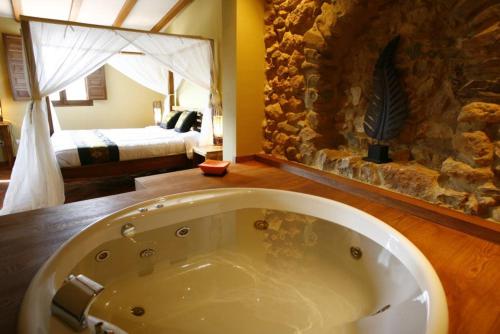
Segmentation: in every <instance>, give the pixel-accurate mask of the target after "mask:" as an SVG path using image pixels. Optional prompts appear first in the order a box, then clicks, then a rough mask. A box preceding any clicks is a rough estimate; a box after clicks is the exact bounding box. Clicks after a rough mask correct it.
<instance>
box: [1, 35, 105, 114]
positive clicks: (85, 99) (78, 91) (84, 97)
mask: <svg viewBox="0 0 500 334" xmlns="http://www.w3.org/2000/svg"><path fill="white" fill-rule="evenodd" d="M2 35H3V42H4V45H5V50H6V56H7V57H6V59H7V66H8V73H9V81H10V85H11V90H12V95H13V98H14V100H15V101H26V100H30V99H31V93H30V91H29V88H28V82H27V81H26V79H25V78H26V77H27V75H26V72H25V69H26V66H25V64H24V57H23V52H22V49H23V46H22V39H21V36H18V35H8V34H2ZM50 99H51V100H52V101H53V103H54V105H55V106H91V105H93V103H94V102H93V101H94V100H106V99H107V93H106V76H105V72H104V66H103V67H101V68H99V69H98V70H96V71H95V72H94V73H91V74H89V75H88V76H87V77H86V78H84V79H82V80H78V81H77V82H75V83H73V84H71V85H70V86H69V87H67V88H66V89H65V90H62V91H60V92H57V93H55V94H51V95H50Z"/></svg>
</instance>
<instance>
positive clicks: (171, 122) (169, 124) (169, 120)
mask: <svg viewBox="0 0 500 334" xmlns="http://www.w3.org/2000/svg"><path fill="white" fill-rule="evenodd" d="M181 114H182V112H180V111H171V112H169V113H168V115H167V116H166V117H165V118H164V119H163V121H162V122H161V123H160V126H161V127H162V128H164V129H173V128H174V127H175V124H176V123H177V120H178V119H179V116H180V115H181Z"/></svg>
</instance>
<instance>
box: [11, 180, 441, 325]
mask: <svg viewBox="0 0 500 334" xmlns="http://www.w3.org/2000/svg"><path fill="white" fill-rule="evenodd" d="M159 204H160V205H159ZM144 208H145V209H147V211H146V210H144ZM140 209H141V210H140ZM388 210H390V209H388ZM256 221H259V222H260V224H259V222H258V223H257V224H256V223H255V222H256ZM263 222H264V223H263ZM126 223H132V224H133V225H134V226H135V229H136V231H135V235H134V236H132V237H130V236H129V237H125V236H122V232H121V230H122V226H123V225H124V224H126ZM256 226H257V227H259V228H256ZM181 227H188V228H190V230H189V234H188V235H187V236H185V237H182V238H181V237H178V236H176V231H177V230H178V229H179V228H181ZM144 250H148V251H149V255H151V254H153V255H152V256H148V257H141V256H140V254H141V252H143V251H144ZM102 251H108V252H109V253H108V254H109V256H108V257H107V258H106V259H105V260H103V261H97V260H96V255H97V254H98V253H99V252H102ZM101 254H102V253H101ZM143 254H144V253H143ZM360 255H361V256H360ZM70 274H75V275H78V274H83V275H85V276H87V277H89V278H91V279H92V280H94V281H96V282H98V283H100V284H101V285H103V286H104V291H103V292H102V293H101V294H100V295H99V296H98V297H97V299H96V300H95V302H94V303H93V304H92V306H91V308H90V312H89V327H88V328H87V329H85V330H84V331H83V332H82V333H94V323H95V322H96V321H98V320H102V321H104V325H105V327H106V326H110V328H111V327H112V328H114V330H115V333H219V334H220V333H238V334H240V333H242V334H244V333H248V334H250V333H259V334H261V333H270V334H280V333H301V334H302V333H304V334H305V333H311V334H312V333H318V334H322V333H384V334H385V333H415V334H416V333H446V332H447V328H448V312H447V304H446V299H445V295H444V291H443V288H442V286H441V283H440V281H439V278H438V276H437V275H436V273H435V271H434V269H433V268H432V266H431V265H430V263H429V262H428V260H427V259H426V258H425V257H424V256H423V255H422V253H421V252H420V251H419V250H418V249H417V248H416V247H415V246H414V245H413V244H411V243H410V242H409V241H408V240H407V239H406V238H405V237H403V236H402V235H401V234H400V233H398V232H397V231H396V230H394V229H393V228H391V227H389V226H388V225H386V224H384V223H383V222H381V221H380V220H378V219H376V218H374V217H372V216H370V215H368V214H366V213H364V212H363V211H360V210H357V209H355V208H352V207H350V206H347V205H345V204H342V203H339V202H335V201H332V200H327V199H324V198H320V197H315V196H310V195H305V194H301V193H295V192H286V191H279V190H269V189H241V188H238V189H235V188H231V189H217V190H206V191H197V192H189V193H184V194H178V195H174V196H167V197H164V198H158V199H154V200H151V201H148V202H144V203H141V204H140V205H136V206H134V207H130V208H127V209H124V210H122V211H119V212H117V213H115V214H113V215H111V216H108V217H106V218H105V219H102V220H100V221H99V222H97V223H95V224H93V225H91V226H89V227H88V228H86V229H85V230H83V231H82V232H80V233H79V234H77V235H76V236H75V237H73V238H72V239H70V240H68V241H67V242H66V243H65V244H64V245H63V246H62V247H61V248H60V249H59V250H58V251H57V252H56V253H55V254H54V255H53V256H52V257H51V258H50V259H49V260H48V261H47V262H46V263H45V265H44V266H43V267H42V268H41V269H40V271H39V272H38V273H37V275H36V276H35V277H34V279H33V281H32V282H31V285H30V287H29V289H28V291H27V293H26V295H25V297H24V300H23V304H22V307H21V312H20V317H19V324H18V326H19V327H18V328H19V331H20V333H37V334H38V333H51V334H59V333H61V334H62V333H74V331H73V330H72V329H71V328H69V327H68V326H66V325H65V324H64V323H63V322H62V321H60V320H59V319H58V318H56V317H55V316H52V315H51V310H50V306H51V300H52V298H53V296H54V295H55V293H56V291H57V290H58V289H59V288H60V287H61V286H62V284H63V282H64V280H65V278H66V277H68V275H70ZM134 307H136V310H137V308H141V309H142V310H144V314H143V315H140V316H139V315H138V314H137V313H136V314H132V312H131V309H132V308H134Z"/></svg>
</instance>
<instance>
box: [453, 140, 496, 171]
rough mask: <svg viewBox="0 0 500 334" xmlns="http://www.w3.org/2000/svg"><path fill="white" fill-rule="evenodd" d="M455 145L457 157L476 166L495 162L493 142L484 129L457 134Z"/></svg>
mask: <svg viewBox="0 0 500 334" xmlns="http://www.w3.org/2000/svg"><path fill="white" fill-rule="evenodd" d="M453 146H454V148H455V150H456V151H457V159H458V160H461V161H463V162H465V163H467V164H469V165H471V166H474V167H482V166H489V165H491V163H492V162H493V143H492V142H491V141H490V139H489V138H488V136H487V135H486V133H484V132H483V131H473V132H462V133H459V134H457V135H456V136H455V139H454V140H453Z"/></svg>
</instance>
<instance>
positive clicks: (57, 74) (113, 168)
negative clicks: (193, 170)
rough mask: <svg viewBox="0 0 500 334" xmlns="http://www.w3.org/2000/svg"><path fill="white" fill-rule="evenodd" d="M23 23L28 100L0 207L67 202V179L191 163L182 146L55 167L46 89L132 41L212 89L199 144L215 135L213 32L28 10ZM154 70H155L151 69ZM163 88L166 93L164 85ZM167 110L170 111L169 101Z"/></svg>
mask: <svg viewBox="0 0 500 334" xmlns="http://www.w3.org/2000/svg"><path fill="white" fill-rule="evenodd" d="M21 31H22V38H23V45H24V49H25V52H24V55H25V59H26V68H27V76H28V82H29V86H30V90H31V95H32V101H31V103H30V104H29V106H28V108H27V111H26V114H25V117H24V120H23V125H22V128H21V140H20V144H19V150H18V155H17V159H16V163H15V165H14V168H13V170H12V176H11V181H10V184H9V187H8V189H7V193H6V195H5V200H4V205H3V209H2V211H1V214H7V213H13V212H19V211H25V210H31V209H37V208H43V207H49V206H54V205H59V204H62V203H64V179H66V180H70V179H76V178H88V177H103V176H116V175H125V174H135V173H139V172H144V171H151V170H156V169H180V168H187V167H190V160H189V159H188V157H187V155H186V154H173V155H169V156H161V157H153V158H151V157H148V158H145V159H137V160H126V161H114V162H106V163H103V164H98V165H85V166H79V167H63V168H59V164H58V162H57V158H56V155H55V152H54V148H53V146H52V143H51V139H50V135H51V133H52V132H53V131H58V130H60V126H59V122H58V120H57V117H56V115H55V114H56V113H55V110H54V109H53V107H52V105H51V103H50V100H49V98H48V96H49V95H50V94H52V93H54V92H57V91H59V90H61V89H63V88H64V87H66V86H68V85H69V84H71V83H72V82H74V81H75V80H78V79H79V78H81V77H84V76H86V75H88V74H90V73H91V72H93V71H94V70H95V69H97V68H98V67H100V66H102V65H103V64H104V63H106V62H108V61H109V60H110V59H111V58H112V57H113V56H115V55H117V54H119V53H122V52H123V51H125V50H126V48H128V47H129V46H132V47H135V48H136V49H138V51H140V53H141V54H142V56H144V57H145V58H143V59H145V60H147V61H148V62H151V63H153V62H156V63H157V65H158V66H161V67H162V68H164V69H167V70H168V71H170V72H173V73H178V74H179V75H180V76H181V77H183V78H184V79H186V80H188V81H191V82H193V83H195V84H197V85H199V86H200V87H202V88H204V89H206V90H207V91H208V92H209V96H210V99H209V101H210V103H209V106H208V107H207V109H204V110H203V116H202V118H203V121H202V122H201V131H200V132H201V133H200V137H199V138H200V142H199V144H200V145H206V141H207V140H209V141H210V142H213V128H212V125H213V124H212V116H213V115H221V114H222V108H221V105H220V96H219V92H218V89H217V87H218V84H217V70H216V66H215V61H214V49H213V46H214V43H213V40H212V39H208V38H203V37H196V36H186V35H174V34H166V33H159V32H151V31H141V30H136V29H127V28H117V27H108V26H101V25H94V24H86V23H79V22H70V21H61V20H52V19H42V18H36V17H26V16H21ZM112 66H113V65H112ZM137 68H139V69H142V68H143V66H138V67H137V66H136V69H137ZM152 68H153V67H149V70H151V69H152ZM145 73H146V72H143V73H142V75H143V77H144V74H145ZM154 73H157V72H149V73H148V74H154ZM162 73H163V72H162ZM146 77H147V76H146ZM137 80H140V79H139V78H138V79H137ZM138 82H139V81H138ZM148 83H149V82H148ZM146 87H148V88H150V87H149V86H147V85H146ZM153 90H154V89H153ZM165 93H166V94H165V95H167V100H166V101H168V100H169V96H168V93H169V91H168V88H167V87H165ZM166 103H167V102H166ZM166 110H169V111H170V107H169V108H166ZM198 124H199V122H198ZM103 131H104V130H103ZM207 134H210V136H208V135H207ZM207 138H208V139H207ZM186 145H187V144H186ZM186 152H187V150H186ZM124 160H125V159H124ZM63 177H64V179H63Z"/></svg>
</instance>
